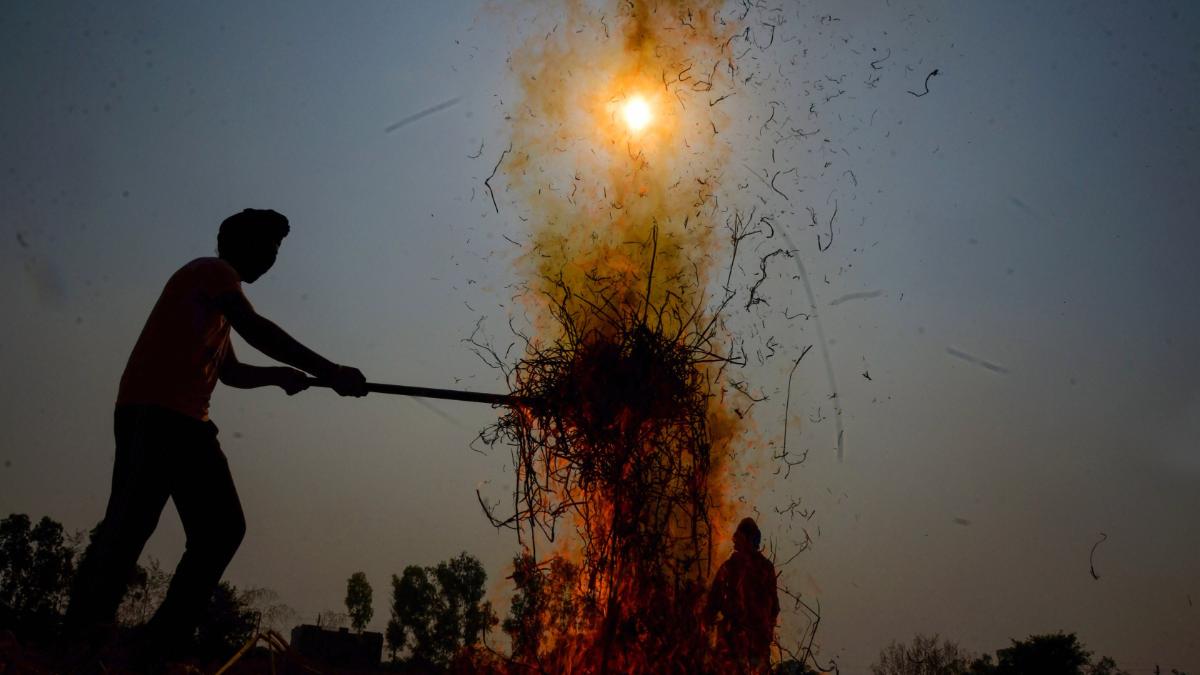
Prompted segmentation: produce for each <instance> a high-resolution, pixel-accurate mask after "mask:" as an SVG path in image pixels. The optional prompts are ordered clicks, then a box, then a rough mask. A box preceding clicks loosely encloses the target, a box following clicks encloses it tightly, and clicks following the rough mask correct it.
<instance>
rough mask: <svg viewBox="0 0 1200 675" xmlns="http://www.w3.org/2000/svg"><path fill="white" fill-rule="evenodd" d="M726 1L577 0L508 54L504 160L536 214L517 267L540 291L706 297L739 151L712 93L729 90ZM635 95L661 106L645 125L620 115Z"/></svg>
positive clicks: (680, 301) (613, 299)
mask: <svg viewBox="0 0 1200 675" xmlns="http://www.w3.org/2000/svg"><path fill="white" fill-rule="evenodd" d="M719 7H720V3H715V2H704V3H685V2H657V3H653V4H651V3H646V2H633V3H629V2H625V3H620V4H615V5H611V6H608V7H605V8H592V7H589V6H587V5H585V4H584V3H581V2H573V3H570V4H569V5H568V6H567V7H566V9H565V16H562V17H556V18H557V19H559V20H558V22H557V24H556V26H555V27H554V28H553V29H552V30H550V32H549V33H546V34H540V33H539V34H537V35H535V36H533V37H531V38H530V39H529V40H528V41H527V42H526V43H525V44H524V45H523V46H521V47H520V48H519V49H518V50H516V51H515V52H514V53H513V55H512V58H511V68H512V71H513V73H514V75H515V76H516V77H517V78H518V80H519V82H520V85H521V93H522V96H521V98H520V99H519V100H518V101H516V102H515V104H514V105H513V106H512V113H511V115H512V119H511V125H512V151H511V155H510V159H509V160H508V161H506V162H505V165H504V171H505V174H506V177H507V182H508V186H509V189H510V190H511V193H512V195H513V197H514V199H513V200H512V203H511V204H512V206H513V207H514V208H516V209H517V211H518V215H519V216H520V217H521V218H522V219H523V220H528V222H529V223H530V228H531V243H532V246H531V247H530V248H529V249H528V253H527V254H526V255H525V256H524V257H523V259H522V260H521V263H520V264H521V267H522V271H523V273H524V275H525V277H526V279H527V280H528V283H529V291H530V295H531V296H532V297H534V298H536V297H537V296H539V295H543V294H546V293H553V292H554V289H555V288H556V287H560V286H566V287H567V288H570V289H572V291H573V292H575V293H578V294H579V295H580V297H579V298H578V299H577V300H573V301H572V302H571V307H570V309H571V310H572V314H573V315H579V316H585V315H586V314H587V312H585V311H582V310H583V305H582V304H581V303H586V302H593V301H602V302H605V303H614V304H617V305H624V306H629V307H636V306H640V305H642V304H643V302H644V300H643V298H645V297H646V292H647V289H649V303H650V305H652V306H655V307H658V306H662V305H663V304H664V303H672V304H677V305H679V306H681V307H696V306H698V305H699V304H700V303H702V302H703V300H704V297H703V293H704V289H705V287H706V285H707V284H708V281H709V276H710V272H711V271H712V268H713V261H714V248H715V243H716V237H715V235H714V216H715V214H716V213H717V211H718V208H719V204H718V196H717V195H718V188H719V187H720V184H721V178H722V168H723V166H724V165H725V164H726V162H727V161H728V158H729V155H730V148H729V145H728V144H727V143H726V142H725V139H724V137H722V135H721V134H720V129H721V127H722V126H724V124H725V122H726V119H725V115H724V112H723V108H722V106H721V105H720V103H718V102H717V101H718V99H721V97H723V96H727V95H729V94H731V93H733V91H734V89H733V87H734V81H733V79H732V73H733V72H734V67H733V65H732V62H731V60H730V59H731V56H730V53H729V51H730V50H729V47H728V44H729V42H730V39H731V37H732V36H733V35H734V34H735V32H736V28H735V26H734V24H733V23H731V22H727V21H725V20H724V19H722V18H721V15H720V12H719ZM634 96H637V97H641V98H642V99H644V100H645V101H646V102H647V104H648V106H649V108H650V111H651V115H652V116H653V117H652V119H651V121H650V122H649V124H648V125H647V126H646V128H644V129H642V130H640V131H636V132H635V131H633V130H631V129H630V128H628V126H627V125H626V124H625V121H624V119H623V117H622V115H621V106H622V105H623V104H624V103H625V102H626V101H628V100H629V99H630V98H631V97H634ZM651 273H652V278H651ZM597 280H602V283H597ZM589 289H593V290H596V291H597V292H602V293H603V295H604V297H603V298H596V297H589ZM599 289H602V291H601V290H599ZM533 305H534V307H535V308H536V307H538V306H539V303H537V302H534V303H533ZM535 311H536V309H535ZM543 318H544V317H543ZM666 321H670V320H669V319H667V320H666ZM539 327H540V328H543V329H548V328H550V327H549V326H548V325H545V324H544V325H542V326H539ZM659 327H660V328H662V329H663V330H664V331H665V332H670V330H671V328H673V327H674V326H670V325H664V326H659Z"/></svg>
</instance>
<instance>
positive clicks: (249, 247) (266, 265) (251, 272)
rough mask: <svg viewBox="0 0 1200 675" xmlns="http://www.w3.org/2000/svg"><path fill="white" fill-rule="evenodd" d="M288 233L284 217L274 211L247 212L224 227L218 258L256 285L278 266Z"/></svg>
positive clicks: (235, 217) (253, 210)
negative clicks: (276, 259)
mask: <svg viewBox="0 0 1200 675" xmlns="http://www.w3.org/2000/svg"><path fill="white" fill-rule="evenodd" d="M289 231H291V228H290V227H289V226H288V219H287V217H286V216H284V215H283V214H281V213H278V212H276V211H272V210H271V209H245V210H244V211H242V212H241V213H235V214H233V215H232V216H229V217H228V218H226V219H225V220H224V222H222V223H221V229H220V230H219V231H218V232H217V255H219V256H221V258H222V259H223V260H225V261H226V262H228V263H229V264H230V265H233V268H234V269H235V270H237V273H238V275H239V276H240V277H241V278H242V281H245V282H246V283H253V282H255V281H257V280H258V278H259V277H261V276H262V275H263V274H265V273H266V271H267V270H269V269H271V265H274V264H275V255H276V254H277V253H278V252H279V243H280V242H281V241H283V238H284V237H286V236H287V235H288V232H289Z"/></svg>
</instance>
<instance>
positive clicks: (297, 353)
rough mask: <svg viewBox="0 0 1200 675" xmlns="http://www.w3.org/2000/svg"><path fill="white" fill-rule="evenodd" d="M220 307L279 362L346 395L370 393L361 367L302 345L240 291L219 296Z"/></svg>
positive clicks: (253, 344) (245, 336)
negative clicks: (341, 364) (344, 364)
mask: <svg viewBox="0 0 1200 675" xmlns="http://www.w3.org/2000/svg"><path fill="white" fill-rule="evenodd" d="M217 307H218V308H220V310H221V312H222V313H223V314H224V315H225V318H226V319H228V321H229V323H230V325H232V326H233V329H234V330H236V331H237V332H238V335H240V336H242V338H243V339H245V340H246V342H248V343H250V346H251V347H254V348H255V349H257V350H259V351H260V352H262V353H264V354H266V355H267V356H269V357H271V358H273V359H275V360H276V361H281V362H283V363H286V364H288V365H289V366H294V367H296V368H299V369H300V370H303V371H305V372H307V373H310V374H311V375H313V376H315V377H316V378H318V379H321V380H325V381H327V382H329V383H330V384H331V385H333V388H334V390H335V391H337V393H339V394H341V395H342V396H365V395H366V394H367V390H366V378H364V377H363V374H362V373H361V372H359V371H358V369H357V368H350V367H348V366H339V365H337V364H336V363H334V362H332V361H330V360H329V359H326V358H325V357H323V356H321V355H319V354H317V353H316V352H314V351H313V350H311V349H309V348H308V347H305V346H304V345H302V344H300V343H299V342H298V341H297V340H296V339H295V338H293V337H292V336H291V335H288V334H287V332H286V331H284V330H283V329H282V328H280V327H279V326H277V325H275V323H274V322H273V321H271V320H270V319H268V318H266V317H264V316H262V315H260V314H259V313H258V312H255V311H254V308H253V307H251V306H250V303H249V301H247V300H246V296H244V295H242V294H241V292H240V291H230V292H228V293H224V294H222V295H221V296H219V297H217Z"/></svg>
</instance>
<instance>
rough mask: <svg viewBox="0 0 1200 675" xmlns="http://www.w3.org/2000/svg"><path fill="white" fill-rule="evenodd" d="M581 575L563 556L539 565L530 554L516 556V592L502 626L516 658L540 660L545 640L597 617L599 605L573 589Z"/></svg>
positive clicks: (571, 631)
mask: <svg viewBox="0 0 1200 675" xmlns="http://www.w3.org/2000/svg"><path fill="white" fill-rule="evenodd" d="M579 575H580V571H579V567H578V566H577V565H575V564H574V563H572V562H570V561H569V560H566V559H564V558H561V557H557V556H555V557H552V558H550V560H548V561H546V562H544V563H540V564H539V563H538V561H537V559H536V558H534V557H533V556H532V555H529V554H528V553H521V554H519V555H518V556H516V557H515V558H513V575H512V579H513V584H514V585H515V586H516V593H515V594H514V595H513V599H512V604H511V606H510V607H509V612H508V616H507V617H505V619H504V623H503V624H502V625H501V628H502V629H503V630H504V632H505V633H508V636H509V638H510V639H511V640H512V645H513V658H515V659H517V660H518V661H525V662H531V663H532V662H535V661H537V659H538V657H539V656H540V655H541V651H542V647H543V645H544V643H546V642H551V641H553V638H554V637H555V636H566V635H570V634H571V633H573V632H575V631H577V630H581V629H582V628H583V627H584V626H585V625H586V624H587V622H588V620H589V618H590V617H594V615H595V612H596V607H595V606H594V605H592V604H589V603H587V601H580V600H579V598H578V597H577V596H576V594H575V592H574V591H575V589H576V588H577V587H578V584H579Z"/></svg>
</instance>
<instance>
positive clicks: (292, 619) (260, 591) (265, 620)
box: [240, 587, 298, 634]
mask: <svg viewBox="0 0 1200 675" xmlns="http://www.w3.org/2000/svg"><path fill="white" fill-rule="evenodd" d="M240 597H241V599H242V604H244V605H245V606H246V609H247V610H249V611H251V612H252V613H254V615H255V616H256V617H257V622H258V629H259V630H260V631H266V630H268V629H270V630H273V631H275V632H277V633H283V634H286V633H287V631H288V629H289V628H291V627H292V626H294V625H296V619H297V616H298V615H297V614H296V610H295V609H292V607H291V606H289V605H287V604H285V603H283V602H280V600H279V594H278V593H276V592H275V591H273V590H271V589H269V588H262V587H253V588H247V589H246V590H244V591H242V592H241V596H240Z"/></svg>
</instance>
